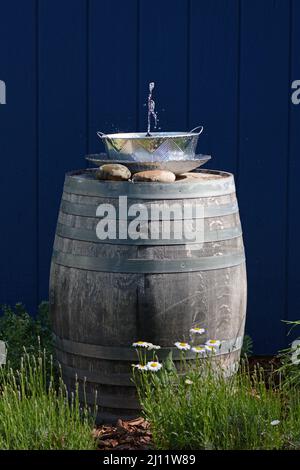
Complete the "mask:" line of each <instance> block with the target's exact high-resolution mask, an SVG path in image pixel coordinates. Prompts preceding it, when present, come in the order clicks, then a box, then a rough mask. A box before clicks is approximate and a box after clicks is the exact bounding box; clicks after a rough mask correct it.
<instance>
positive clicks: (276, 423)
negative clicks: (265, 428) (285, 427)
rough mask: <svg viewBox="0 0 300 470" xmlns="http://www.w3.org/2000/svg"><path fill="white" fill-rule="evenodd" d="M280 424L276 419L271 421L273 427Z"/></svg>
mask: <svg viewBox="0 0 300 470" xmlns="http://www.w3.org/2000/svg"><path fill="white" fill-rule="evenodd" d="M279 423H280V421H279V419H274V421H271V423H270V424H271V426H278V424H279Z"/></svg>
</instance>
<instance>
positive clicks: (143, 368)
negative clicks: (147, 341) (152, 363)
mask: <svg viewBox="0 0 300 470" xmlns="http://www.w3.org/2000/svg"><path fill="white" fill-rule="evenodd" d="M131 365H132V367H134V368H135V369H138V370H148V367H147V366H143V364H131Z"/></svg>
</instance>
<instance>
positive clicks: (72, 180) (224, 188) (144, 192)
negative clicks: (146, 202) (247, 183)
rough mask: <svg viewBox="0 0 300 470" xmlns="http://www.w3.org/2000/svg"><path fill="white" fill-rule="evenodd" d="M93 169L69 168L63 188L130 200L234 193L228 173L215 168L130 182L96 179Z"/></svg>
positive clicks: (233, 185)
mask: <svg viewBox="0 0 300 470" xmlns="http://www.w3.org/2000/svg"><path fill="white" fill-rule="evenodd" d="M95 171H96V169H93V168H92V169H84V170H76V171H71V172H69V173H67V174H66V178H65V186H64V191H65V192H68V193H72V194H82V195H86V196H101V197H107V198H113V197H118V196H121V195H122V196H127V197H128V198H134V199H182V198H197V197H213V196H223V195H226V194H231V193H234V192H235V184H234V178H233V175H232V174H231V173H227V172H225V171H218V170H207V169H205V170H196V171H193V172H189V173H183V174H182V175H181V176H180V177H177V179H176V181H175V182H174V183H152V182H132V181H107V180H105V181H99V180H96V179H95Z"/></svg>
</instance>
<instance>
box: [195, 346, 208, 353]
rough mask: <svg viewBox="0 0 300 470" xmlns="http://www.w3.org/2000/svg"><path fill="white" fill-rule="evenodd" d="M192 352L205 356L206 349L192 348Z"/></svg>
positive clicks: (200, 347)
mask: <svg viewBox="0 0 300 470" xmlns="http://www.w3.org/2000/svg"><path fill="white" fill-rule="evenodd" d="M192 351H193V352H195V353H196V354H205V353H206V348H205V346H194V347H193V348H192Z"/></svg>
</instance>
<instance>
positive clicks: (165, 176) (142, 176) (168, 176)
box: [132, 170, 176, 183]
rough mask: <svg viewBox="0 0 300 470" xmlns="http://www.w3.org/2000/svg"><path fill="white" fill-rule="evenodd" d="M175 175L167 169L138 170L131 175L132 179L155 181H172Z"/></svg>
mask: <svg viewBox="0 0 300 470" xmlns="http://www.w3.org/2000/svg"><path fill="white" fill-rule="evenodd" d="M175 179H176V176H175V175H174V173H172V172H171V171H167V170H148V171H140V172H139V173H136V174H135V175H133V177H132V181H151V182H157V183H173V182H174V181H175Z"/></svg>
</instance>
